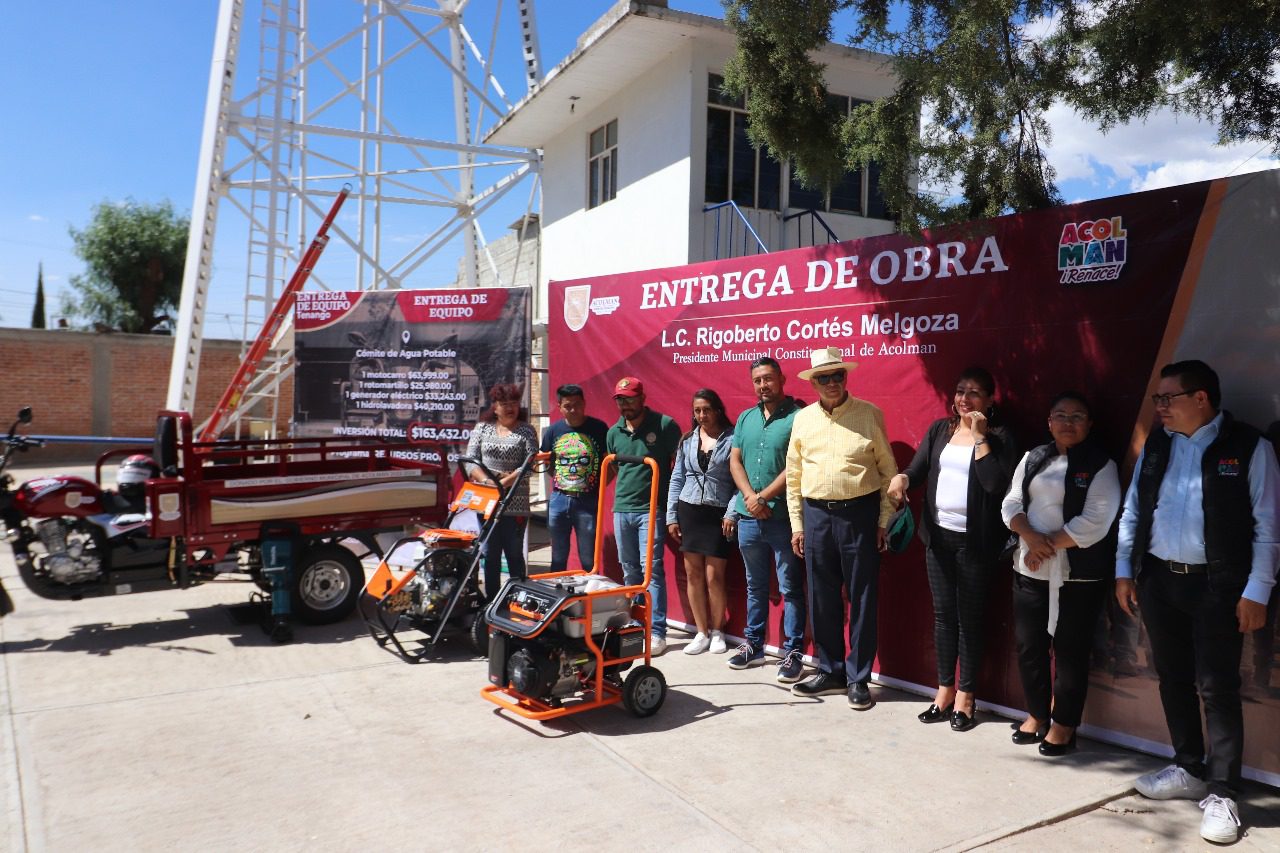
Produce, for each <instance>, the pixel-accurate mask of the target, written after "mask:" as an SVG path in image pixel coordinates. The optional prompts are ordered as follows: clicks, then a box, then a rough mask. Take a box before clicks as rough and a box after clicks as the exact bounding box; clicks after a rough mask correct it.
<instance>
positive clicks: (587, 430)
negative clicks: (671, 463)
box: [542, 385, 609, 572]
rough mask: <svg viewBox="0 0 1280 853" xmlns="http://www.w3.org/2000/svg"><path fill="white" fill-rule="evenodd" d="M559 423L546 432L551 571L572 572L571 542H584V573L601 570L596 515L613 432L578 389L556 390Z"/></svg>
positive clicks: (581, 559) (580, 548) (580, 545)
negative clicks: (589, 411) (590, 409)
mask: <svg viewBox="0 0 1280 853" xmlns="http://www.w3.org/2000/svg"><path fill="white" fill-rule="evenodd" d="M556 400H557V401H558V403H559V408H560V414H561V415H563V416H564V420H559V421H556V422H555V423H553V424H552V425H551V426H549V427H547V428H546V429H545V430H543V432H542V450H543V451H544V452H547V453H550V454H551V498H550V500H549V501H548V502H547V532H548V533H550V534H551V571H553V572H563V571H564V570H565V569H567V568H568V567H569V539H570V537H571V536H572V535H573V534H574V533H576V534H577V536H578V562H579V563H580V564H581V565H582V569H583V571H587V572H589V571H591V569H592V567H593V566H595V544H596V509H597V504H598V503H599V495H600V460H601V459H603V458H604V453H605V433H606V432H607V431H608V429H609V427H608V426H606V425H605V422H604V421H602V420H600V419H599V418H593V417H591V416H590V415H588V414H587V404H586V399H585V398H584V396H583V394H582V388H581V386H578V385H561V386H560V387H559V388H557V389H556Z"/></svg>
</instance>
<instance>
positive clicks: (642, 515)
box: [605, 376, 680, 655]
mask: <svg viewBox="0 0 1280 853" xmlns="http://www.w3.org/2000/svg"><path fill="white" fill-rule="evenodd" d="M613 401H614V402H615V403H616V404H617V405H618V414H619V415H620V416H621V417H619V418H618V422H617V423H616V424H614V425H613V426H611V427H609V432H608V434H607V435H606V437H605V443H606V445H607V447H608V450H609V452H610V453H614V454H617V455H618V456H648V457H650V458H652V459H654V460H655V461H656V462H657V463H658V470H659V471H661V472H662V479H661V482H660V483H659V485H658V515H657V518H658V522H657V524H655V525H654V530H653V578H652V580H651V581H650V582H649V596H650V600H651V602H652V606H653V628H652V630H653V637H652V645H651V647H650V651H651V653H652V654H655V655H660V654H662V653H663V652H664V651H666V650H667V579H666V576H665V575H664V574H663V567H662V550H663V540H664V538H665V537H664V534H665V532H666V528H665V527H664V525H663V519H665V518H666V503H667V485H668V483H669V482H670V480H671V464H672V462H673V460H674V459H675V455H676V450H677V449H678V448H679V447H680V427H678V426H677V425H676V422H675V421H673V420H672V419H671V418H669V417H667V416H666V415H664V414H662V413H660V412H655V411H653V410H652V409H650V408H649V407H648V406H646V405H645V404H644V384H643V383H641V382H640V380H639V379H636V378H635V377H634V376H624V377H622V378H621V379H619V380H618V384H617V385H615V386H614V388H613ZM651 483H652V474H651V472H650V470H649V466H648V465H636V464H634V463H632V464H622V465H619V466H618V483H617V485H616V486H615V487H614V493H613V533H614V536H615V537H616V538H617V540H618V562H619V563H621V564H622V578H623V580H624V581H625V582H626V583H628V584H637V583H640V581H641V580H642V579H643V578H644V563H643V559H644V556H643V555H644V553H645V548H646V546H647V544H648V541H649V491H650V485H651Z"/></svg>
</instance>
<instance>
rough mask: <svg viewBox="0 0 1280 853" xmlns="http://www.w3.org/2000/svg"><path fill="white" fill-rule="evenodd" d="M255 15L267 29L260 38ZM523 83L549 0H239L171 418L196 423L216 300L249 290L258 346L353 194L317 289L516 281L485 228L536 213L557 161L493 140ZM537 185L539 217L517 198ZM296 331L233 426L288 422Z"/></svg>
mask: <svg viewBox="0 0 1280 853" xmlns="http://www.w3.org/2000/svg"><path fill="white" fill-rule="evenodd" d="M247 5H251V6H253V7H255V8H256V10H257V11H258V14H259V17H258V25H257V29H256V31H253V30H246V29H245V26H244V18H245V9H246V6H247ZM482 17H483V18H484V24H485V29H484V30H479V31H476V32H481V33H484V35H485V36H487V39H486V40H485V41H484V42H483V43H477V41H476V39H475V38H473V30H471V29H470V28H469V27H468V22H469V21H472V20H477V19H481V18H482ZM464 18H466V19H467V20H464ZM515 43H518V45H517V46H518V52H517V50H515V49H514V48H513V44H515ZM245 45H247V46H248V48H249V49H252V48H254V47H256V48H257V52H258V68H257V69H256V77H254V78H252V79H249V80H248V81H247V85H240V84H238V83H237V77H238V75H237V71H238V64H239V59H240V56H241V49H242V46H245ZM504 51H506V52H507V53H510V54H511V56H510V57H507V56H506V55H505V54H504ZM507 60H509V61H507ZM508 72H510V73H509V74H508V76H511V77H515V76H517V75H518V76H520V77H521V79H522V80H523V83H524V87H525V89H526V90H532V89H533V88H535V87H536V86H537V85H538V83H539V81H540V79H541V58H540V55H539V48H538V37H537V27H536V23H535V15H534V0H514V2H513V0H505V2H504V0H416V2H410V0H319V2H316V0H254V2H252V3H251V2H250V0H221V5H220V7H219V14H218V24H217V29H216V34H215V40H214V56H213V65H212V68H211V71H210V77H209V90H208V95H207V99H206V104H205V124H204V135H203V138H202V141H201V148H200V159H199V164H198V174H197V179H196V190H195V199H194V202H193V205H192V217H191V233H190V238H189V241H188V248H187V263H186V269H185V273H184V277H183V291H182V304H181V307H180V310H179V318H178V325H177V331H176V340H175V347H174V356H173V363H172V366H171V370H170V378H169V394H168V401H167V404H168V406H169V408H171V409H184V410H186V411H192V412H194V410H195V402H196V396H195V395H196V385H197V379H198V375H199V364H200V353H201V343H202V341H203V338H204V329H205V321H206V316H207V314H208V309H209V299H210V294H211V289H212V288H214V287H216V288H218V289H219V290H220V291H221V292H223V293H226V292H227V289H228V288H232V287H234V288H238V289H239V288H242V289H243V293H244V299H243V305H244V312H243V321H242V322H241V324H240V332H241V335H242V339H243V340H244V341H250V340H252V339H253V338H254V336H256V334H257V333H258V330H259V329H260V328H261V326H262V323H263V321H264V319H265V318H266V316H267V313H268V312H269V311H270V310H271V308H272V307H273V306H274V304H275V301H276V299H277V298H278V295H279V293H280V291H281V289H282V286H283V283H284V282H285V281H286V280H287V278H288V276H289V275H290V273H291V272H292V270H293V269H294V267H295V266H296V265H297V263H298V260H299V258H300V257H301V255H302V252H303V251H304V250H305V248H306V246H307V244H308V243H309V241H310V239H311V236H312V235H311V231H312V230H314V228H315V227H316V226H317V225H318V224H319V222H320V221H321V219H323V217H324V214H325V210H326V208H327V207H328V205H329V203H330V201H331V200H332V198H333V197H334V196H335V195H336V194H337V192H338V191H339V190H340V188H341V187H342V185H343V184H351V185H352V187H353V192H352V194H351V197H350V200H349V201H348V203H347V205H346V206H345V207H344V209H343V213H342V216H341V217H340V219H339V221H337V222H335V223H334V225H333V227H332V230H331V232H330V233H331V236H332V238H333V240H332V242H331V244H330V246H329V248H328V250H327V252H326V255H325V258H324V262H323V264H322V265H321V267H320V268H319V269H317V270H316V271H315V272H314V273H313V275H312V278H311V282H312V285H313V286H315V287H320V288H322V289H326V290H365V289H387V288H399V287H403V286H420V287H430V286H439V285H447V284H451V283H453V282H454V279H455V268H456V267H457V266H460V269H461V274H460V276H459V279H458V283H459V284H460V285H461V286H475V285H476V283H477V280H478V277H479V275H480V273H481V270H482V269H484V270H486V271H487V272H491V273H492V274H493V276H494V277H495V278H496V279H497V280H498V282H499V284H512V283H513V282H511V281H505V280H503V276H502V273H501V272H500V271H499V270H498V269H497V268H496V266H495V265H494V262H493V259H492V257H491V255H490V253H489V251H488V247H487V243H486V241H485V236H484V230H483V228H482V224H481V223H482V220H484V218H485V217H486V215H489V216H495V217H502V218H503V219H504V220H505V222H510V221H511V220H512V219H515V218H516V217H517V216H519V215H522V214H527V213H529V212H531V208H534V207H535V205H536V199H537V198H538V190H539V188H538V185H537V180H538V171H539V164H540V161H539V155H538V152H536V151H531V150H527V149H511V148H500V147H497V146H492V145H484V144H482V143H481V141H480V139H481V134H482V132H483V131H484V130H485V129H487V128H488V127H491V126H493V125H494V124H495V123H496V122H497V121H498V120H499V119H500V118H501V117H502V116H503V115H505V114H506V113H507V112H508V111H509V110H510V109H511V106H512V101H513V99H512V98H511V97H509V96H508V94H507V91H506V90H505V89H504V88H503V87H502V85H501V83H500V82H499V78H500V76H502V75H503V74H506V73H508ZM450 107H451V109H450ZM526 179H528V181H532V186H531V188H530V191H529V193H528V196H527V201H524V202H523V203H521V202H520V201H518V200H517V199H516V195H515V194H513V193H511V190H513V189H514V188H515V187H516V186H518V185H520V184H521V183H526V186H528V183H527V182H526ZM520 195H523V194H520ZM517 206H518V207H517ZM513 211H514V212H513ZM504 224H505V223H504ZM215 237H217V240H218V241H217V242H215ZM236 245H241V246H244V247H245V253H244V254H243V255H242V256H241V257H244V259H245V260H244V268H243V269H242V270H235V269H222V267H224V266H231V267H234V262H232V263H230V264H228V259H230V258H234V256H235V255H236V254H238V253H236V252H232V251H231V249H233V248H234V247H235V246H236ZM215 257H216V259H217V260H218V262H219V269H218V270H217V280H216V283H215V267H214V262H215ZM459 260H461V263H460V265H459V264H458V261H459ZM233 279H234V282H233ZM290 333H291V329H290V330H285V331H284V332H283V333H282V334H280V335H279V336H278V337H277V340H276V342H275V347H274V349H273V354H272V356H270V357H268V358H267V359H266V360H264V362H263V367H262V370H261V371H260V372H259V374H258V376H257V378H256V380H255V382H254V383H253V384H252V385H251V386H250V387H249V389H248V391H247V393H246V394H245V397H244V400H243V402H242V403H241V404H240V406H239V408H238V409H237V411H236V412H234V413H232V414H231V415H230V418H229V420H230V421H233V422H237V423H239V422H240V421H241V420H242V419H250V418H251V419H252V420H261V421H262V422H263V424H264V429H265V430H266V431H269V429H270V427H266V426H265V425H267V424H274V423H275V415H276V405H277V389H278V388H279V386H280V383H281V382H282V381H283V380H285V379H286V378H287V377H288V376H289V375H290V373H291V371H292V358H291V356H292V353H291V341H292V336H291V334H290ZM196 414H197V416H198V417H203V415H204V414H205V413H203V412H199V413H196Z"/></svg>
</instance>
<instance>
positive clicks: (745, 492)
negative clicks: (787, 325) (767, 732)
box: [729, 356, 806, 684]
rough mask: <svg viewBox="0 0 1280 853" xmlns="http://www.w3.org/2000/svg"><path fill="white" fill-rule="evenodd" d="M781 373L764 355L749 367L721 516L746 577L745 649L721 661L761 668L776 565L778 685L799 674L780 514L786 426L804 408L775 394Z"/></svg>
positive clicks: (801, 612)
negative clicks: (729, 516) (747, 400)
mask: <svg viewBox="0 0 1280 853" xmlns="http://www.w3.org/2000/svg"><path fill="white" fill-rule="evenodd" d="M785 383H786V379H785V377H783V375H782V367H781V365H779V364H778V362H777V361H775V360H774V359H772V358H769V357H768V356H764V357H762V358H758V359H756V360H755V361H753V362H752V363H751V387H752V389H753V390H754V391H755V394H756V399H758V400H759V401H760V402H759V404H758V405H756V406H754V407H752V408H750V409H746V410H744V411H743V413H742V414H741V415H739V416H738V423H737V425H736V426H735V427H734V428H733V450H732V451H730V453H729V470H730V471H732V472H733V482H734V483H735V484H736V485H737V487H738V496H737V497H736V498H734V499H733V502H732V503H730V504H729V511H730V512H732V513H734V515H735V517H736V518H737V521H738V550H740V551H741V552H742V565H743V568H745V569H746V573H747V626H746V629H745V630H744V631H743V633H744V634H745V635H746V642H744V643H743V644H742V645H740V646H738V651H737V653H736V654H734V655H733V657H731V658H729V666H730V667H731V668H733V669H746V668H747V667H749V666H758V665H760V664H762V663H764V644H765V640H766V628H767V622H768V619H769V570H770V568H771V566H772V565H773V564H776V566H777V572H778V591H779V592H780V593H782V601H783V611H782V613H783V615H782V631H783V633H784V634H786V639H785V641H784V642H783V643H781V644H780V645H781V646H782V660H781V661H779V662H778V676H777V677H778V681H781V682H782V683H783V684H792V683H794V682H796V681H799V680H800V676H801V674H802V673H803V671H804V663H803V657H804V626H805V616H806V614H805V601H804V568H803V567H802V566H801V564H800V558H799V557H797V556H796V555H795V552H794V551H793V550H792V549H791V520H790V518H789V517H788V515H787V494H786V493H787V471H786V468H787V442H788V441H790V440H791V421H792V419H793V418H794V417H795V414H796V412H797V411H799V409H800V407H801V406H802V405H804V404H803V403H800V402H798V401H797V400H796V399H795V398H794V397H789V396H787V395H786V394H785V393H784V392H783V386H784V385H785Z"/></svg>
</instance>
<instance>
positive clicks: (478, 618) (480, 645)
mask: <svg viewBox="0 0 1280 853" xmlns="http://www.w3.org/2000/svg"><path fill="white" fill-rule="evenodd" d="M467 639H468V640H470V641H471V648H472V649H474V650H475V653H476V654H478V655H480V657H482V658H487V657H488V656H489V623H488V622H486V621H485V618H484V611H483V610H477V611H476V612H475V615H474V616H472V617H471V626H470V627H469V628H467Z"/></svg>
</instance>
